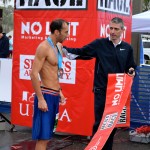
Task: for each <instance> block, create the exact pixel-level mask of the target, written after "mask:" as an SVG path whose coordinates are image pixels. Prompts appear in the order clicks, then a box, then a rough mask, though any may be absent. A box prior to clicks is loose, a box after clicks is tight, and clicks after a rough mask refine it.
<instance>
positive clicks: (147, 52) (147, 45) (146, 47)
mask: <svg viewBox="0 0 150 150" xmlns="http://www.w3.org/2000/svg"><path fill="white" fill-rule="evenodd" d="M142 42H143V53H144V61H145V63H148V61H149V60H150V37H149V35H147V36H142Z"/></svg>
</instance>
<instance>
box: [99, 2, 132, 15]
mask: <svg viewBox="0 0 150 150" xmlns="http://www.w3.org/2000/svg"><path fill="white" fill-rule="evenodd" d="M130 3H131V0H98V5H97V8H98V9H99V10H105V11H110V12H113V13H119V14H124V15H130Z"/></svg>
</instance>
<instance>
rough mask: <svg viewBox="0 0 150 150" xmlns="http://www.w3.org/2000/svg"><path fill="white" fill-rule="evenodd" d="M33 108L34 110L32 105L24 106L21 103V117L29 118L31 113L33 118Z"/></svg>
mask: <svg viewBox="0 0 150 150" xmlns="http://www.w3.org/2000/svg"><path fill="white" fill-rule="evenodd" d="M31 107H32V108H33V109H34V105H32V104H24V103H19V112H20V115H21V116H29V114H30V113H31V114H32V116H33V112H31V110H32V109H31Z"/></svg>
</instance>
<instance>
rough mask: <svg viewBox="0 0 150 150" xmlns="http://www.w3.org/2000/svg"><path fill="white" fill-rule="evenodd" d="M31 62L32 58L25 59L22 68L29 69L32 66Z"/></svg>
mask: <svg viewBox="0 0 150 150" xmlns="http://www.w3.org/2000/svg"><path fill="white" fill-rule="evenodd" d="M32 64H33V60H32V59H25V60H24V68H25V69H31V68H32Z"/></svg>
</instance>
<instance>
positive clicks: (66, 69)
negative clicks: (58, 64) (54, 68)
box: [64, 61, 71, 72]
mask: <svg viewBox="0 0 150 150" xmlns="http://www.w3.org/2000/svg"><path fill="white" fill-rule="evenodd" d="M64 70H65V72H70V71H71V62H70V61H67V62H65V69H64Z"/></svg>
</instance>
